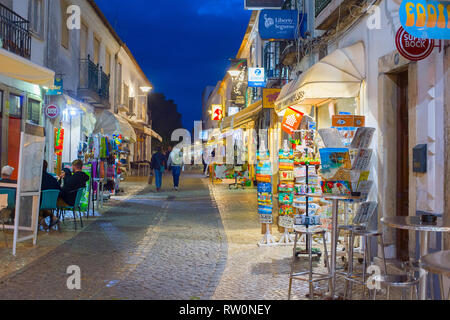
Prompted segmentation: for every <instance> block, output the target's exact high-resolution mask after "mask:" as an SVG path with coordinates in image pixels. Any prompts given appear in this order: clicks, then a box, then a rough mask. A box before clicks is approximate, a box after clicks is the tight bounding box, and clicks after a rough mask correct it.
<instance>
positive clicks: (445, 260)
mask: <svg viewBox="0 0 450 320" xmlns="http://www.w3.org/2000/svg"><path fill="white" fill-rule="evenodd" d="M420 266H421V268H423V269H425V270H427V271H428V272H430V273H434V274H436V275H438V276H439V285H440V289H441V300H448V299H450V292H449V294H448V297H447V299H445V289H444V279H443V277H444V276H446V277H450V250H447V251H439V252H435V253H431V254H428V255H426V256H424V257H422V258H421V259H420Z"/></svg>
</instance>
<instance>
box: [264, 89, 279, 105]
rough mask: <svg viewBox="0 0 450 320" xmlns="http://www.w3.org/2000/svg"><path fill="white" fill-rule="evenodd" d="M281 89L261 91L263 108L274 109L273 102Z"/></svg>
mask: <svg viewBox="0 0 450 320" xmlns="http://www.w3.org/2000/svg"><path fill="white" fill-rule="evenodd" d="M280 92H281V89H276V88H274V89H263V108H264V109H273V108H274V107H275V101H276V100H277V98H278V96H279V95H280Z"/></svg>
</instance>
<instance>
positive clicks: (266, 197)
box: [256, 141, 277, 247]
mask: <svg viewBox="0 0 450 320" xmlns="http://www.w3.org/2000/svg"><path fill="white" fill-rule="evenodd" d="M257 158H258V164H257V166H256V180H257V181H258V213H259V216H260V222H261V224H263V225H265V228H266V233H265V234H264V236H263V238H262V239H261V241H259V242H258V246H259V247H262V246H275V245H277V242H276V240H275V239H274V237H273V236H272V234H271V233H270V226H271V225H272V223H273V215H272V214H273V195H272V173H273V170H272V163H271V161H270V153H269V151H268V150H267V148H266V145H265V143H264V141H261V147H260V151H259V152H258V155H257Z"/></svg>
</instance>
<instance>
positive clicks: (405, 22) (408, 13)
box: [399, 0, 450, 40]
mask: <svg viewBox="0 0 450 320" xmlns="http://www.w3.org/2000/svg"><path fill="white" fill-rule="evenodd" d="M399 14H400V22H401V24H402V26H403V28H404V29H405V31H406V32H407V33H408V34H410V35H412V36H414V37H417V38H421V39H442V40H444V39H450V2H449V1H443V0H440V1H435V0H403V1H402V3H401V5H400V10H399Z"/></svg>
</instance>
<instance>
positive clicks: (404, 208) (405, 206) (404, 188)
mask: <svg viewBox="0 0 450 320" xmlns="http://www.w3.org/2000/svg"><path fill="white" fill-rule="evenodd" d="M408 124H409V115H408V71H405V72H401V73H399V74H398V75H397V184H396V193H397V201H396V215H397V216H402V217H403V216H408V215H409V125H408ZM396 237H397V242H396V243H397V259H399V260H400V261H407V260H409V247H408V243H409V233H408V231H407V230H397V235H396Z"/></svg>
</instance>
